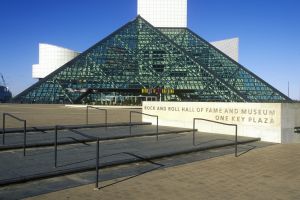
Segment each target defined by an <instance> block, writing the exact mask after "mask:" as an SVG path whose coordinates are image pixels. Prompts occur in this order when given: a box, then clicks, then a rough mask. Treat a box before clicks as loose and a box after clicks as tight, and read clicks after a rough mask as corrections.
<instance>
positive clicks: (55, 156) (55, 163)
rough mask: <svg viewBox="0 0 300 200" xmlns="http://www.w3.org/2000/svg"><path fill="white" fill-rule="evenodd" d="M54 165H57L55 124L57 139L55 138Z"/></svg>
mask: <svg viewBox="0 0 300 200" xmlns="http://www.w3.org/2000/svg"><path fill="white" fill-rule="evenodd" d="M54 167H55V168H56V167H57V125H56V126H55V139H54Z"/></svg>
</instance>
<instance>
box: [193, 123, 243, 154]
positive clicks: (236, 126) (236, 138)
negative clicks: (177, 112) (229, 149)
mask: <svg viewBox="0 0 300 200" xmlns="http://www.w3.org/2000/svg"><path fill="white" fill-rule="evenodd" d="M196 120H202V121H207V122H213V123H217V124H223V125H227V126H234V127H235V142H234V146H235V157H237V147H238V134H237V133H238V125H237V124H226V123H222V122H217V121H212V120H208V119H203V118H194V119H193V145H195V121H196Z"/></svg>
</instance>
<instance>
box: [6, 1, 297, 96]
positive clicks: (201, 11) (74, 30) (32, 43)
mask: <svg viewBox="0 0 300 200" xmlns="http://www.w3.org/2000/svg"><path fill="white" fill-rule="evenodd" d="M136 10H137V0H0V73H2V74H3V75H4V76H5V79H6V82H7V84H8V86H9V88H10V90H11V91H12V92H13V94H14V95H16V94H18V93H19V92H21V91H23V90H24V89H26V88H27V87H29V86H30V85H31V84H33V83H34V82H35V80H34V79H32V77H31V68H32V64H35V63H38V43H40V42H41V43H49V44H54V45H58V46H62V47H66V48H69V49H73V50H76V51H80V52H83V51H84V50H86V49H87V48H89V47H90V46H91V45H93V44H94V43H96V42H98V41H100V40H101V39H103V38H104V37H105V36H107V35H109V34H110V33H112V32H113V31H114V30H116V29H118V28H119V27H120V26H122V25H123V24H125V23H127V22H128V21H130V20H132V19H134V18H135V17H136V14H137V11H136ZM299 10H300V1H299V0H188V26H189V28H190V29H192V30H193V31H194V32H196V33H197V34H199V35H200V36H201V37H203V38H204V39H206V40H208V41H215V40H221V39H226V38H232V37H239V38H240V51H239V53H240V63H241V64H242V65H244V66H245V67H247V68H248V69H249V70H251V71H252V72H254V73H255V74H257V75H258V76H259V77H261V78H263V79H264V80H266V81H267V82H268V83H270V84H271V85H273V86H274V87H275V88H277V89H279V90H280V91H282V92H283V93H285V94H287V93H288V92H287V91H288V89H287V88H288V82H290V97H292V98H293V99H300V12H299Z"/></svg>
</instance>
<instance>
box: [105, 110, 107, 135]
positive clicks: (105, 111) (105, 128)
mask: <svg viewBox="0 0 300 200" xmlns="http://www.w3.org/2000/svg"><path fill="white" fill-rule="evenodd" d="M105 130H107V110H105Z"/></svg>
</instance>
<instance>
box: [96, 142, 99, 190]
mask: <svg viewBox="0 0 300 200" xmlns="http://www.w3.org/2000/svg"><path fill="white" fill-rule="evenodd" d="M98 182H99V138H97V148H96V188H95V189H98V188H99V185H98Z"/></svg>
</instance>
